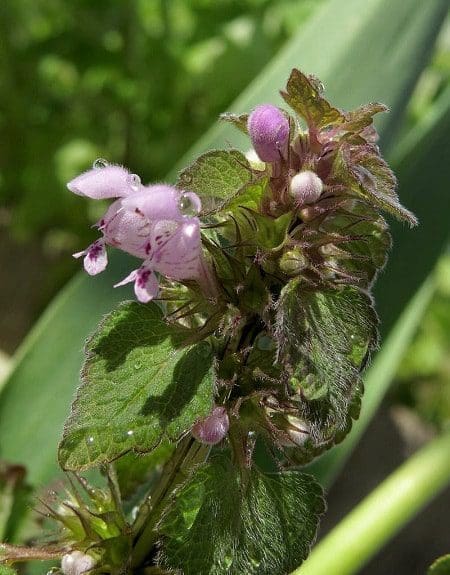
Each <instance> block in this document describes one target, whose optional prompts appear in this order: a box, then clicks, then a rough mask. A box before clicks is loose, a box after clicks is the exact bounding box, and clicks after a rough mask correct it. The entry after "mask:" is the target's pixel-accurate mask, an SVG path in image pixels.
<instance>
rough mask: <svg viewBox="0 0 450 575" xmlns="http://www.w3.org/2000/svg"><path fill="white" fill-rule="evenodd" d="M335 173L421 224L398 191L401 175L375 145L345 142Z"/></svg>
mask: <svg viewBox="0 0 450 575" xmlns="http://www.w3.org/2000/svg"><path fill="white" fill-rule="evenodd" d="M333 173H334V175H336V176H337V177H339V178H340V179H342V180H343V181H345V182H346V183H347V184H348V186H349V187H350V189H351V190H352V191H353V192H354V193H355V194H356V195H359V196H361V197H363V198H364V199H365V200H367V201H368V202H370V203H371V204H372V205H373V206H375V207H379V208H382V209H383V210H386V211H387V212H388V213H390V214H391V215H393V216H395V217H396V218H398V219H400V220H405V221H407V222H408V223H409V224H410V225H411V226H414V225H417V223H418V222H417V218H416V216H415V215H414V214H413V213H412V212H410V211H409V210H407V209H406V208H404V207H403V206H402V205H401V204H400V200H399V198H398V196H397V193H396V191H395V190H396V187H397V179H396V177H395V176H394V173H393V172H392V170H391V169H390V168H389V166H388V165H387V163H386V162H385V161H384V160H383V158H381V157H380V156H379V153H378V151H377V148H376V147H375V146H374V145H371V144H366V145H364V146H357V147H351V146H349V145H344V146H343V147H342V148H341V150H340V151H339V153H338V154H337V156H336V160H335V162H334V164H333Z"/></svg>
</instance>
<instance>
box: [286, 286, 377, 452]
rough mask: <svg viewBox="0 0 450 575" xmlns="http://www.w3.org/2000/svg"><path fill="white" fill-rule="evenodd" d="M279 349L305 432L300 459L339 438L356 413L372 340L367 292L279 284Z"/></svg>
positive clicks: (374, 333) (374, 335) (372, 317)
mask: <svg viewBox="0 0 450 575" xmlns="http://www.w3.org/2000/svg"><path fill="white" fill-rule="evenodd" d="M277 322H278V325H277V336H278V339H279V344H280V350H279V354H280V356H281V358H283V360H284V362H285V364H286V365H287V368H288V374H289V384H290V386H291V389H292V394H293V395H292V399H293V401H294V403H295V405H296V406H297V407H298V414H299V417H300V418H301V419H303V420H304V421H306V422H307V423H308V425H309V430H310V437H309V438H308V440H307V441H306V443H305V445H304V446H303V447H302V448H299V450H300V451H299V457H300V459H302V458H304V459H308V458H310V456H311V455H313V454H315V453H317V452H320V451H322V450H323V449H325V448H327V447H330V445H332V444H333V443H334V442H337V441H341V440H342V439H343V437H344V436H345V435H346V433H347V432H348V431H349V427H350V425H351V419H352V418H354V417H356V416H357V415H358V411H359V409H358V408H359V397H360V395H361V393H362V384H361V379H360V372H361V370H362V369H363V368H364V366H365V364H366V363H367V361H368V358H369V356H370V353H371V351H372V350H373V349H374V347H375V345H376V343H377V324H378V320H377V316H376V314H375V311H374V309H373V306H372V300H371V298H370V296H369V295H368V294H367V293H366V292H363V291H362V290H360V289H358V288H356V287H352V286H341V287H339V288H337V289H322V290H311V289H310V288H307V287H305V286H304V285H302V282H301V280H299V279H295V280H292V281H291V282H289V284H288V285H287V286H286V287H285V288H283V290H282V292H281V297H280V301H279V307H278V313H277Z"/></svg>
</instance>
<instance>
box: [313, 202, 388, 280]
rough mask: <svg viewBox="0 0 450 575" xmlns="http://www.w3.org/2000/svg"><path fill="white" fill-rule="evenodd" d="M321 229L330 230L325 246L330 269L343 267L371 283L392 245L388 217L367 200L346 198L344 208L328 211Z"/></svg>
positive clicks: (351, 275) (351, 276)
mask: <svg viewBox="0 0 450 575" xmlns="http://www.w3.org/2000/svg"><path fill="white" fill-rule="evenodd" d="M320 231H321V232H328V233H329V236H328V238H327V240H328V242H327V243H325V244H323V246H322V248H321V250H322V255H323V256H324V257H325V261H326V265H328V266H329V269H330V270H334V269H339V271H340V273H341V274H342V275H343V277H348V278H351V279H353V280H354V282H355V283H357V285H358V286H360V287H364V288H368V287H370V285H371V284H372V283H373V281H374V279H375V277H376V275H377V272H378V271H379V270H381V269H382V268H383V267H384V264H385V263H386V259H387V256H388V252H389V249H390V247H391V236H390V234H389V230H388V225H387V223H386V221H385V220H384V218H383V217H382V216H380V215H379V214H378V213H377V212H376V211H375V210H374V209H372V208H370V207H369V206H367V204H365V203H363V202H359V201H355V200H353V199H352V200H346V201H345V202H343V203H342V206H341V208H340V209H338V210H336V211H334V212H332V213H330V214H326V215H325V217H324V218H323V220H322V222H321V224H320ZM322 241H323V240H322ZM345 274H346V275H345Z"/></svg>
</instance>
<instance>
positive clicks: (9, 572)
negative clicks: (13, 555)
mask: <svg viewBox="0 0 450 575" xmlns="http://www.w3.org/2000/svg"><path fill="white" fill-rule="evenodd" d="M0 575H17V571H16V570H15V569H13V568H12V567H10V566H9V565H0Z"/></svg>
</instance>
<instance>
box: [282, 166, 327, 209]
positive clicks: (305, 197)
mask: <svg viewBox="0 0 450 575" xmlns="http://www.w3.org/2000/svg"><path fill="white" fill-rule="evenodd" d="M322 190H323V182H322V180H321V179H320V178H319V176H318V175H317V174H315V173H314V172H311V171H310V170H304V171H303V172H299V173H298V174H296V175H295V176H294V177H293V178H292V180H291V183H290V186H289V191H290V193H291V196H292V197H293V199H294V201H295V203H296V205H297V207H300V206H304V205H306V204H313V203H314V202H317V200H318V199H319V198H320V195H321V193H322Z"/></svg>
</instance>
